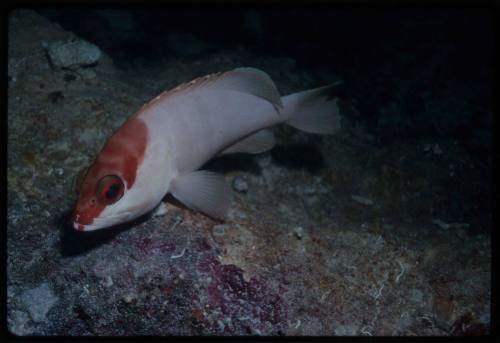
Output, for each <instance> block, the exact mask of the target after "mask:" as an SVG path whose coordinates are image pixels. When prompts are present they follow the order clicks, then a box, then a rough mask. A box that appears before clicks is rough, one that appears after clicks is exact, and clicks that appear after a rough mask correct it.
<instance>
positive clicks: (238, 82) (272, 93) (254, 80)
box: [144, 68, 283, 109]
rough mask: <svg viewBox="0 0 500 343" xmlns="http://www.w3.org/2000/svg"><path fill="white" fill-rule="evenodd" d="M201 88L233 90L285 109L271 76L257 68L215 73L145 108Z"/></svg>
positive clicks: (180, 87)
mask: <svg viewBox="0 0 500 343" xmlns="http://www.w3.org/2000/svg"><path fill="white" fill-rule="evenodd" d="M200 87H213V88H214V89H225V90H233V91H237V92H242V93H247V94H252V95H254V96H256V97H259V98H262V99H265V100H267V101H269V102H270V103H271V104H273V106H274V107H275V108H276V109H278V108H282V107H283V104H282V102H281V96H280V94H279V92H278V90H277V89H276V86H275V84H274V82H273V81H272V80H271V78H270V77H269V75H267V74H266V73H265V72H263V71H262V70H259V69H255V68H236V69H233V70H230V71H227V72H224V73H214V74H209V75H205V76H202V77H198V78H196V79H194V80H192V81H189V82H186V83H183V84H180V85H179V86H177V87H175V88H173V89H171V90H168V91H166V92H163V93H161V94H160V95H159V96H157V97H156V98H154V99H153V100H151V101H150V102H148V103H147V104H146V105H144V106H151V105H153V104H154V103H155V102H156V101H157V100H159V99H161V98H164V97H169V96H173V95H175V94H179V93H180V92H187V91H190V90H194V89H199V88H200Z"/></svg>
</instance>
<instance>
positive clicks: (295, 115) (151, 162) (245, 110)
mask: <svg viewBox="0 0 500 343" xmlns="http://www.w3.org/2000/svg"><path fill="white" fill-rule="evenodd" d="M335 85H336V83H335V84H332V85H328V86H324V87H320V88H315V89H311V90H306V91H302V92H298V93H293V94H290V95H287V96H284V97H281V96H280V94H279V92H278V90H277V89H276V86H275V84H274V82H273V81H272V80H271V78H270V77H269V76H268V75H267V74H266V73H265V72H263V71H261V70H258V69H254V68H237V69H234V70H230V71H227V72H224V73H216V74H211V75H207V76H204V77H200V78H197V79H195V80H193V81H191V82H188V83H184V84H181V85H180V86H177V87H176V88H174V89H172V90H170V91H166V92H163V93H162V94H160V95H159V96H157V97H156V98H154V99H153V100H151V101H149V102H148V103H146V104H145V105H144V106H142V108H141V109H140V110H139V111H138V112H137V113H135V114H134V115H132V116H131V117H130V118H129V119H128V120H127V121H126V122H125V123H124V124H123V125H122V126H121V127H120V128H119V129H118V130H117V131H116V132H115V133H114V134H113V135H112V136H111V137H109V138H108V140H107V142H106V143H105V145H104V147H103V148H102V150H101V152H100V153H99V154H98V156H97V158H96V159H95V161H94V162H93V164H92V165H91V166H90V167H89V168H88V169H87V170H86V172H85V173H84V174H82V177H81V178H80V181H78V183H77V190H78V201H77V203H76V206H75V209H74V211H73V215H72V221H73V227H74V228H75V229H76V230H79V231H92V230H97V229H103V228H107V227H110V226H113V225H117V224H120V223H123V222H126V221H130V220H132V219H135V218H137V217H139V216H141V215H143V214H145V213H147V212H149V211H151V210H152V209H154V208H155V207H156V206H157V205H158V204H160V202H161V200H162V198H163V197H164V196H165V195H166V194H167V193H170V194H172V195H173V196H174V197H175V198H176V199H177V200H179V201H180V202H181V203H183V204H184V205H186V206H187V207H189V208H191V209H194V210H197V211H200V212H203V213H205V214H207V215H209V216H211V217H215V218H221V217H224V215H225V213H226V211H227V209H228V207H229V205H230V195H231V189H230V187H229V186H228V185H227V184H226V182H225V180H224V177H223V176H222V175H219V174H217V173H214V172H210V171H205V170H198V169H199V168H200V167H201V166H202V165H203V164H204V163H205V162H207V161H208V160H209V159H211V158H212V157H214V156H216V155H220V154H228V153H236V152H244V153H261V152H264V151H268V150H270V149H271V148H272V147H273V145H274V143H275V139H274V136H273V134H272V132H271V131H270V130H269V129H268V128H270V127H272V126H274V125H277V124H280V123H285V124H288V125H291V126H293V127H295V128H297V129H300V130H303V131H306V132H310V133H317V134H332V133H335V132H336V131H338V130H339V129H340V124H341V117H340V115H339V109H338V106H337V99H331V98H330V97H329V93H330V91H331V89H332V87H333V86H335Z"/></svg>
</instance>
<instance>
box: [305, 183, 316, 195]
mask: <svg viewBox="0 0 500 343" xmlns="http://www.w3.org/2000/svg"><path fill="white" fill-rule="evenodd" d="M314 193H316V189H314V187H313V186H310V185H307V186H305V187H304V194H305V195H313V194H314Z"/></svg>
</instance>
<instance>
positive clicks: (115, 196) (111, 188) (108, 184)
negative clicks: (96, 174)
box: [97, 175, 124, 205]
mask: <svg viewBox="0 0 500 343" xmlns="http://www.w3.org/2000/svg"><path fill="white" fill-rule="evenodd" d="M123 189H124V186H123V181H122V179H121V178H120V177H118V176H116V175H106V176H104V177H103V178H102V179H101V180H99V185H98V187H97V197H98V198H99V200H100V201H101V202H103V203H105V204H106V205H110V204H114V203H115V202H117V201H118V200H120V199H121V197H122V196H123Z"/></svg>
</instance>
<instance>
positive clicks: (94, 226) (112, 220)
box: [73, 212, 134, 232]
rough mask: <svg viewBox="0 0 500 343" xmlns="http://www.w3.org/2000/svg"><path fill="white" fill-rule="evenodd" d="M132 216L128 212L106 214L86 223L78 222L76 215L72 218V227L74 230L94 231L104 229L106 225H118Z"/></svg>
mask: <svg viewBox="0 0 500 343" xmlns="http://www.w3.org/2000/svg"><path fill="white" fill-rule="evenodd" d="M133 218H134V216H132V215H131V213H130V212H124V213H120V214H118V215H114V216H107V217H104V218H99V217H97V218H93V219H92V221H91V222H90V223H88V224H82V223H80V222H78V219H79V218H78V217H74V220H73V228H74V229H75V230H76V231H80V232H87V231H95V230H99V229H105V228H108V227H112V226H116V225H119V224H121V223H123V222H126V221H129V220H131V219H133Z"/></svg>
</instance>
